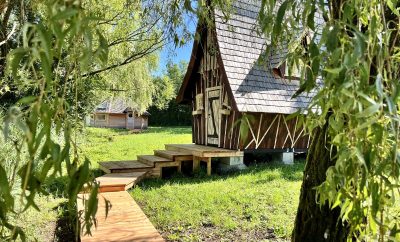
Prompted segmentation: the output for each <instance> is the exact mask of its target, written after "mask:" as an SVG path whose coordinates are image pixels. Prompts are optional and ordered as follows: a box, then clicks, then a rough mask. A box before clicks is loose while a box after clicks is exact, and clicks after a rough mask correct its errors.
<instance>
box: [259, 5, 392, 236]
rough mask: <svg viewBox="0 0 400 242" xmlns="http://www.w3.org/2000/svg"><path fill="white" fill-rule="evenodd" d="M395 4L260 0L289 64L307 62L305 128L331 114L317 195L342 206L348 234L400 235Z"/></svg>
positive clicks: (267, 28) (266, 27) (269, 31)
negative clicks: (327, 157)
mask: <svg viewBox="0 0 400 242" xmlns="http://www.w3.org/2000/svg"><path fill="white" fill-rule="evenodd" d="M398 6H399V2H398V1H392V0H388V1H369V0H365V1H359V0H354V1H352V0H349V1H333V0H332V1H328V2H327V5H326V4H325V1H313V0H307V1H301V3H300V2H299V1H294V0H287V1H284V2H283V3H282V4H280V3H279V1H274V0H264V1H263V11H262V14H261V18H260V19H261V20H260V22H261V24H262V27H263V32H264V34H265V35H266V36H271V39H272V43H273V44H275V45H279V43H287V46H289V48H288V49H289V53H288V54H287V59H288V62H289V63H293V64H295V63H298V62H299V61H302V62H303V63H306V65H305V67H304V70H303V78H302V80H301V90H300V91H309V90H312V89H316V90H317V94H316V96H315V97H314V98H313V100H312V103H311V105H310V106H309V108H308V117H307V126H308V128H309V131H310V132H312V130H313V128H315V127H318V126H319V127H322V125H324V123H325V122H326V121H325V120H327V117H328V118H329V119H328V122H329V131H328V134H327V135H329V136H330V137H331V140H332V143H331V147H328V148H330V150H331V151H332V152H331V159H333V160H335V161H336V164H335V166H332V167H330V168H329V169H328V171H327V178H326V181H325V182H324V183H323V184H322V185H321V186H319V187H318V188H317V193H318V197H317V199H318V201H319V202H320V203H321V204H324V203H325V202H328V203H329V204H330V206H331V207H332V208H334V207H340V209H341V217H342V219H343V220H344V221H345V222H346V223H348V224H349V226H350V234H349V240H351V237H357V238H358V239H360V240H379V241H386V240H399V239H400V233H399V230H398V228H399V227H400V214H399V212H398V211H396V210H395V209H394V206H395V205H396V204H399V198H400V195H399V189H398V188H399V185H400V183H399V178H400V176H399V170H400V156H399V153H400V149H399V144H398V141H399V129H400V119H399V118H400V117H399V114H400V109H399V105H400V99H399V97H400V91H399V90H400V84H399V82H398V79H399V77H400V76H399V72H398V66H399V61H400V59H399V58H398V57H399V50H400V49H399V43H400V42H399V39H398V33H399V25H398V23H399V20H400V16H399V14H398ZM277 9H278V10H277ZM274 10H277V15H276V16H275V15H274ZM317 15H320V16H322V17H323V18H324V19H325V21H324V24H323V25H322V26H318V24H317V23H316V22H315V17H316V16H317ZM271 20H274V21H271ZM271 23H273V24H271ZM318 33H320V34H318ZM305 34H309V35H310V36H311V41H310V44H309V45H308V46H307V47H308V48H307V51H304V48H302V47H301V44H300V40H299V39H301V38H299V37H301V36H303V35H305ZM304 73H306V75H305V74H304ZM318 79H322V85H321V83H320V82H319V81H318ZM315 110H318V111H317V112H316V111H315ZM311 152H312V151H311Z"/></svg>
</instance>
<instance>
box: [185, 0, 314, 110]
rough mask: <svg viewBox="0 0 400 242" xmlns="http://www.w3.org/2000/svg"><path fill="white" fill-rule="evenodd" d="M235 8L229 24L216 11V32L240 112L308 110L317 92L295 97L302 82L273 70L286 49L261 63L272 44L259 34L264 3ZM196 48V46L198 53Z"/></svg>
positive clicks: (240, 3) (239, 0) (244, 2)
mask: <svg viewBox="0 0 400 242" xmlns="http://www.w3.org/2000/svg"><path fill="white" fill-rule="evenodd" d="M232 5H233V6H232V7H233V11H232V13H231V14H230V16H229V19H228V21H226V20H225V18H223V14H222V12H220V11H219V10H215V32H216V39H217V44H218V46H219V53H220V55H221V59H222V64H223V67H224V69H225V72H226V76H227V79H228V84H229V85H230V88H231V90H232V94H233V98H234V100H235V103H236V107H237V109H238V111H239V112H263V113H283V114H290V113H294V112H296V111H298V110H299V109H301V108H306V107H307V105H308V104H309V102H310V100H311V98H312V96H313V95H314V93H308V94H302V95H299V96H297V97H296V98H293V95H294V94H295V92H296V91H297V90H298V89H299V81H298V80H288V79H284V78H279V77H275V76H274V75H273V73H272V68H273V67H277V65H278V64H279V63H281V61H282V58H283V57H284V55H285V54H286V53H285V51H286V50H285V49H284V48H283V46H282V49H280V50H275V51H272V52H271V53H270V54H269V56H267V57H264V60H266V62H267V63H268V64H267V65H266V63H265V62H264V64H263V65H260V64H259V63H258V61H259V59H260V57H261V56H262V55H265V50H266V47H267V45H268V44H270V43H268V41H267V40H266V38H265V37H264V36H262V35H260V34H259V32H260V31H257V30H258V29H257V28H258V20H257V17H258V14H259V12H260V8H261V1H259V0H258V1H255V0H236V1H233V3H232ZM198 29H200V28H198ZM196 49H197V46H196V43H195V47H194V51H197V50H196ZM190 68H191V67H190V66H189V69H188V72H191V70H190ZM183 88H185V87H183Z"/></svg>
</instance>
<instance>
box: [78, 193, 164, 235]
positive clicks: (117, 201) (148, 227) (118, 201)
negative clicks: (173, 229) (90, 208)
mask: <svg viewBox="0 0 400 242" xmlns="http://www.w3.org/2000/svg"><path fill="white" fill-rule="evenodd" d="M85 196H87V195H85V194H81V195H80V196H79V197H78V211H80V210H82V209H83V199H85ZM98 198H99V205H98V209H97V215H96V219H97V228H92V236H89V235H84V233H82V234H81V241H82V242H92V241H93V242H95V241H96V242H106V241H107V242H109V241H110V242H111V241H113V242H128V241H136V242H147V241H149V242H156V241H157V242H158V241H164V239H163V238H162V237H161V235H160V234H159V233H158V231H157V230H156V229H155V228H154V226H153V225H152V224H151V222H150V220H149V219H148V218H147V217H146V215H145V214H144V213H143V211H142V210H141V209H140V207H139V205H138V204H137V203H136V202H135V201H134V200H133V199H132V197H131V196H130V195H129V193H128V192H126V191H120V192H105V193H100V194H99V195H98ZM104 199H106V200H108V201H110V203H111V208H110V209H109V211H108V215H107V217H106V214H105V211H106V207H105V206H106V203H105V200H104Z"/></svg>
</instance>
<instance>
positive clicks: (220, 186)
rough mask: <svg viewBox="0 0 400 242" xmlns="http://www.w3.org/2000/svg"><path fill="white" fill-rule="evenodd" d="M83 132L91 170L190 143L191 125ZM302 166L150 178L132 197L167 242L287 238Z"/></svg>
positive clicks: (260, 167) (291, 222)
mask: <svg viewBox="0 0 400 242" xmlns="http://www.w3.org/2000/svg"><path fill="white" fill-rule="evenodd" d="M86 132H87V133H86V139H85V142H84V143H83V151H84V152H85V153H86V155H87V156H88V157H89V158H90V159H91V161H92V163H93V168H96V167H97V162H98V161H107V160H126V159H136V156H137V155H143V154H152V153H153V150H154V149H164V144H167V143H191V130H190V128H189V127H185V128H177V127H174V128H173V127H167V128H159V127H152V128H149V129H148V130H147V131H145V132H143V133H139V134H132V133H130V132H129V131H126V130H115V129H99V128H89V129H88V130H87V131H86ZM303 168H304V165H303V164H301V163H297V164H295V165H293V166H285V165H277V164H270V165H267V164H264V165H258V166H252V167H250V168H249V169H247V170H246V171H242V172H240V173H239V172H238V173H231V174H227V175H213V176H211V177H205V176H201V175H196V176H195V177H182V176H174V177H172V178H171V179H168V180H161V179H150V180H145V181H143V182H142V183H141V184H139V186H137V187H136V188H135V189H133V190H132V191H131V194H132V196H133V197H134V198H135V200H136V201H137V202H138V203H139V204H140V205H141V207H142V209H143V210H144V212H145V213H146V214H147V216H148V217H149V218H150V220H151V221H152V222H153V224H154V225H155V226H156V227H157V229H158V230H159V231H160V232H161V233H162V234H163V236H165V237H166V238H168V240H176V241H202V240H208V241H260V240H262V239H266V238H270V237H271V235H276V236H277V237H278V238H280V239H283V240H285V239H288V238H289V237H290V233H291V231H292V228H293V221H294V218H295V214H296V210H297V204H298V198H299V192H300V185H301V179H302V171H303ZM272 231H273V232H272ZM275 239H276V238H274V240H275Z"/></svg>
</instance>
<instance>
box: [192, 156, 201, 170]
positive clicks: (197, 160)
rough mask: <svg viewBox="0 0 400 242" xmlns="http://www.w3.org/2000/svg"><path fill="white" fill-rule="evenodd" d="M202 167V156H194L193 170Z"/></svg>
mask: <svg viewBox="0 0 400 242" xmlns="http://www.w3.org/2000/svg"><path fill="white" fill-rule="evenodd" d="M199 167H200V158H199V157H197V156H193V172H195V171H196V170H198V169H199Z"/></svg>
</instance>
